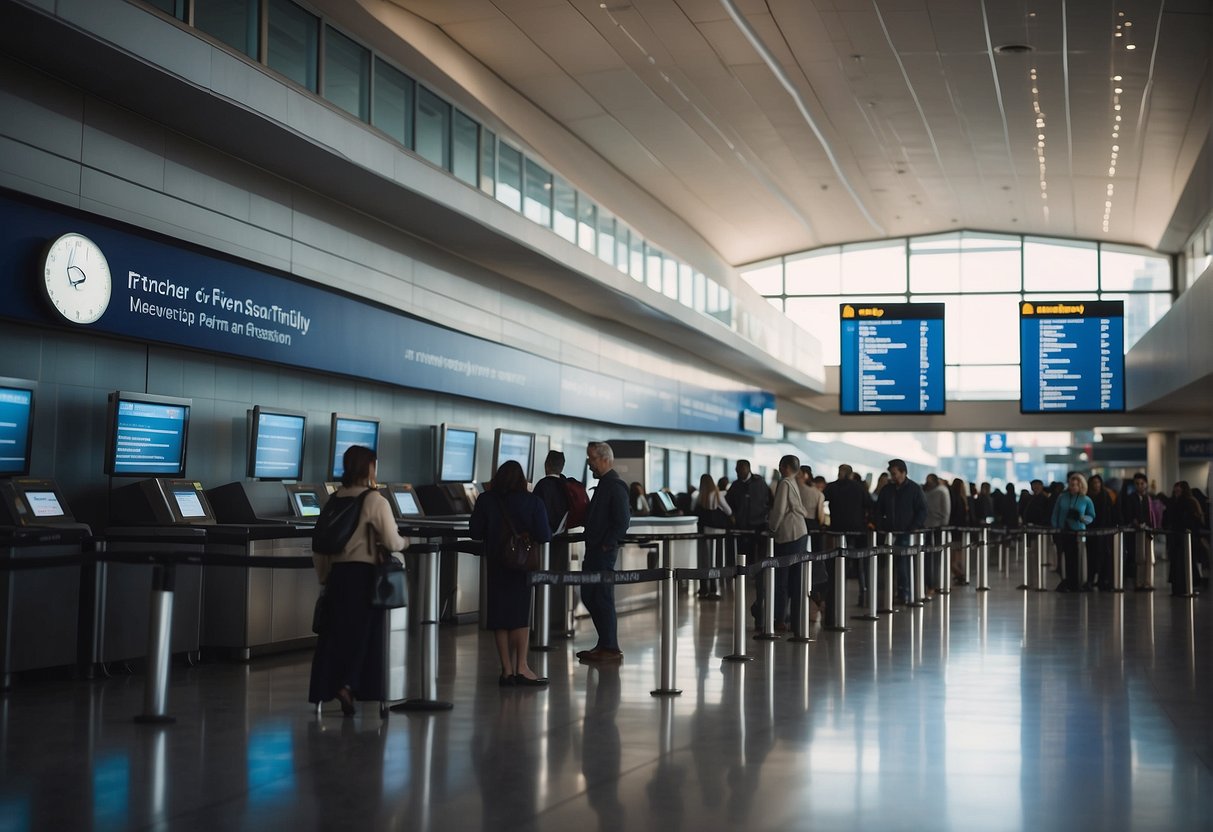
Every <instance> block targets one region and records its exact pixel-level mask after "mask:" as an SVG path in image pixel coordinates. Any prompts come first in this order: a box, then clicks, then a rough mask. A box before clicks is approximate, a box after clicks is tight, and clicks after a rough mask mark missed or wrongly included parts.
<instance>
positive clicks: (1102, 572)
mask: <svg viewBox="0 0 1213 832" xmlns="http://www.w3.org/2000/svg"><path fill="white" fill-rule="evenodd" d="M1087 496H1088V497H1090V498H1091V505H1093V506H1094V507H1095V519H1094V520H1092V521H1091V525H1090V528H1092V529H1110V528H1112V527H1113V526H1115V525H1116V521H1117V516H1116V504H1115V503H1113V502H1112V495H1111V492H1110V491H1109V490H1108V489H1107V488H1104V482H1103V477H1101V476H1100V475H1099V474H1092V475H1091V478H1090V479H1089V480H1087ZM1084 577H1085V578H1086V583H1085V584H1084V586H1083V589H1090V588H1091V587H1092V586H1098V587H1099V588H1100V589H1101V590H1104V591H1105V592H1106V591H1109V590H1111V589H1112V536H1111V535H1106V534H1101V535H1087V574H1086V575H1085V576H1084Z"/></svg>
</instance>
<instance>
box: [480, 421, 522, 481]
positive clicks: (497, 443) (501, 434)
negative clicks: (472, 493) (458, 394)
mask: <svg viewBox="0 0 1213 832" xmlns="http://www.w3.org/2000/svg"><path fill="white" fill-rule="evenodd" d="M534 458H535V434H533V433H523V432H522V431H517V430H506V429H505V428H497V431H496V432H495V433H494V434H493V473H496V472H497V469H498V468H500V467H501V464H502V463H503V462H507V461H509V460H511V459H512V460H514V461H515V462H517V463H518V464H519V465H521V466H522V471H523V473H524V474H525V475H526V478H527V481H528V482H530V480H531V476H532V474H533V473H534V463H533V460H534ZM469 479H471V478H470V477H469Z"/></svg>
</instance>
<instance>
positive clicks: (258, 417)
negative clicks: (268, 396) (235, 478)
mask: <svg viewBox="0 0 1213 832" xmlns="http://www.w3.org/2000/svg"><path fill="white" fill-rule="evenodd" d="M249 421H250V432H249V446H248V447H249V453H248V476H249V477H251V478H253V479H258V480H298V479H302V477H303V447H304V439H305V437H306V435H307V430H306V429H307V417H306V416H305V415H304V414H302V413H298V412H296V411H293V410H278V409H270V408H265V407H261V406H260V405H258V406H257V407H254V408H253V409H252V411H251V412H250V416H249Z"/></svg>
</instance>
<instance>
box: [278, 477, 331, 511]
mask: <svg viewBox="0 0 1213 832" xmlns="http://www.w3.org/2000/svg"><path fill="white" fill-rule="evenodd" d="M322 491H323V489H322V488H320V487H317V486H315V485H303V484H300V485H288V486H287V487H286V492H287V494H288V495H289V496H290V504H291V514H292V515H294V516H295V517H299V518H307V517H317V516H319V514H320V509H322V508H323V507H324V503H325V498H326V497H327V495H326V494H323V493H322Z"/></svg>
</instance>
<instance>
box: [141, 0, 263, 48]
mask: <svg viewBox="0 0 1213 832" xmlns="http://www.w3.org/2000/svg"><path fill="white" fill-rule="evenodd" d="M153 5H154V6H156V8H158V9H160V10H162V11H166V12H169V13H170V14H173V15H174V16H175V17H179V16H180V15H179V14H178V12H180V13H181V14H184V4H181V6H180V7H179V6H178V4H177V3H173V2H171V0H170V2H161V3H153ZM260 20H261V4H260V3H258V2H257V0H195V2H194V28H196V29H198V30H199V31H200V32H206V33H207V34H208V35H210V36H211V37H213V38H215V39H216V40H218V41H219V42H220V43H225V44H227V45H228V46H230V47H232V48H233V49H235V50H236V51H237V52H243V53H244V54H245V55H248V56H249V57H250V58H254V59H255V58H256V57H257V43H258V41H259V38H258V33H259V31H260V28H261V26H260Z"/></svg>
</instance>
